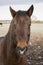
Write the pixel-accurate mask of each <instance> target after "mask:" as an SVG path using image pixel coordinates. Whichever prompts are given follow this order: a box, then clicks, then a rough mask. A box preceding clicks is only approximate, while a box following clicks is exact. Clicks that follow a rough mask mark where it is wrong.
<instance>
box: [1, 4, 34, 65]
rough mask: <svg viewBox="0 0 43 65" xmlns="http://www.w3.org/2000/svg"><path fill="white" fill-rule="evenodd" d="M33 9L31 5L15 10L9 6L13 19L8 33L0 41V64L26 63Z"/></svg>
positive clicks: (20, 64)
mask: <svg viewBox="0 0 43 65" xmlns="http://www.w3.org/2000/svg"><path fill="white" fill-rule="evenodd" d="M33 10H34V6H33V5H31V6H30V8H29V9H28V10H27V11H22V10H18V11H15V10H13V9H12V8H11V6H10V12H11V15H12V18H13V19H12V21H11V23H10V27H9V30H8V33H7V34H6V35H5V37H4V38H3V39H2V40H1V41H0V65H26V55H25V54H26V51H27V50H28V44H29V40H30V26H31V15H32V13H33Z"/></svg>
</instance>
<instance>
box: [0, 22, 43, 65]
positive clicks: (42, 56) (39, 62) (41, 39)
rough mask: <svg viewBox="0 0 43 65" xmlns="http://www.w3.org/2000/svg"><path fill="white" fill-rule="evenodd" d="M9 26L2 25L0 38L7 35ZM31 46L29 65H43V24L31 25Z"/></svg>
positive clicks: (28, 53)
mask: <svg viewBox="0 0 43 65" xmlns="http://www.w3.org/2000/svg"><path fill="white" fill-rule="evenodd" d="M8 30H9V24H3V25H0V37H3V36H5V35H6V34H7V32H8ZM30 41H31V44H29V47H28V49H29V50H28V51H27V53H26V55H27V58H28V59H27V65H43V24H42V23H39V24H36V23H35V24H31V36H30Z"/></svg>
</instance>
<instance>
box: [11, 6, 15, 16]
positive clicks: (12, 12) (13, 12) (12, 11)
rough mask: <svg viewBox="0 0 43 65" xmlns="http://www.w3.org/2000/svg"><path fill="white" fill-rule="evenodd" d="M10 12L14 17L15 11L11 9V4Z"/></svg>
mask: <svg viewBox="0 0 43 65" xmlns="http://www.w3.org/2000/svg"><path fill="white" fill-rule="evenodd" d="M10 12H11V15H12V17H14V16H15V15H16V11H15V10H13V9H12V8H11V6H10Z"/></svg>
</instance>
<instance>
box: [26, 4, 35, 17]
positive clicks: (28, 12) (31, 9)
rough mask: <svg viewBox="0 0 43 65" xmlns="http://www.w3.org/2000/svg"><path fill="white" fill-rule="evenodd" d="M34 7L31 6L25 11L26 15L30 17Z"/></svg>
mask: <svg viewBox="0 0 43 65" xmlns="http://www.w3.org/2000/svg"><path fill="white" fill-rule="evenodd" d="M33 10H34V7H33V5H31V7H30V8H29V9H28V10H27V11H26V13H27V15H28V16H29V17H30V16H31V15H32V13H33Z"/></svg>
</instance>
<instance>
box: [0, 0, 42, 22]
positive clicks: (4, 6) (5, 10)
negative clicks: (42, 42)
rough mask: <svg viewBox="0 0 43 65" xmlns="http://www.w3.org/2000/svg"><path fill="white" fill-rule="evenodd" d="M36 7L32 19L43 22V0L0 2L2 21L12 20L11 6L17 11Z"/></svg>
mask: <svg viewBox="0 0 43 65" xmlns="http://www.w3.org/2000/svg"><path fill="white" fill-rule="evenodd" d="M32 4H33V5H34V11H33V15H32V19H36V20H40V21H43V0H0V20H11V19H12V16H11V14H10V11H9V7H10V6H11V7H12V8H13V9H15V10H27V9H28V8H29V7H30V6H31V5H32Z"/></svg>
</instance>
